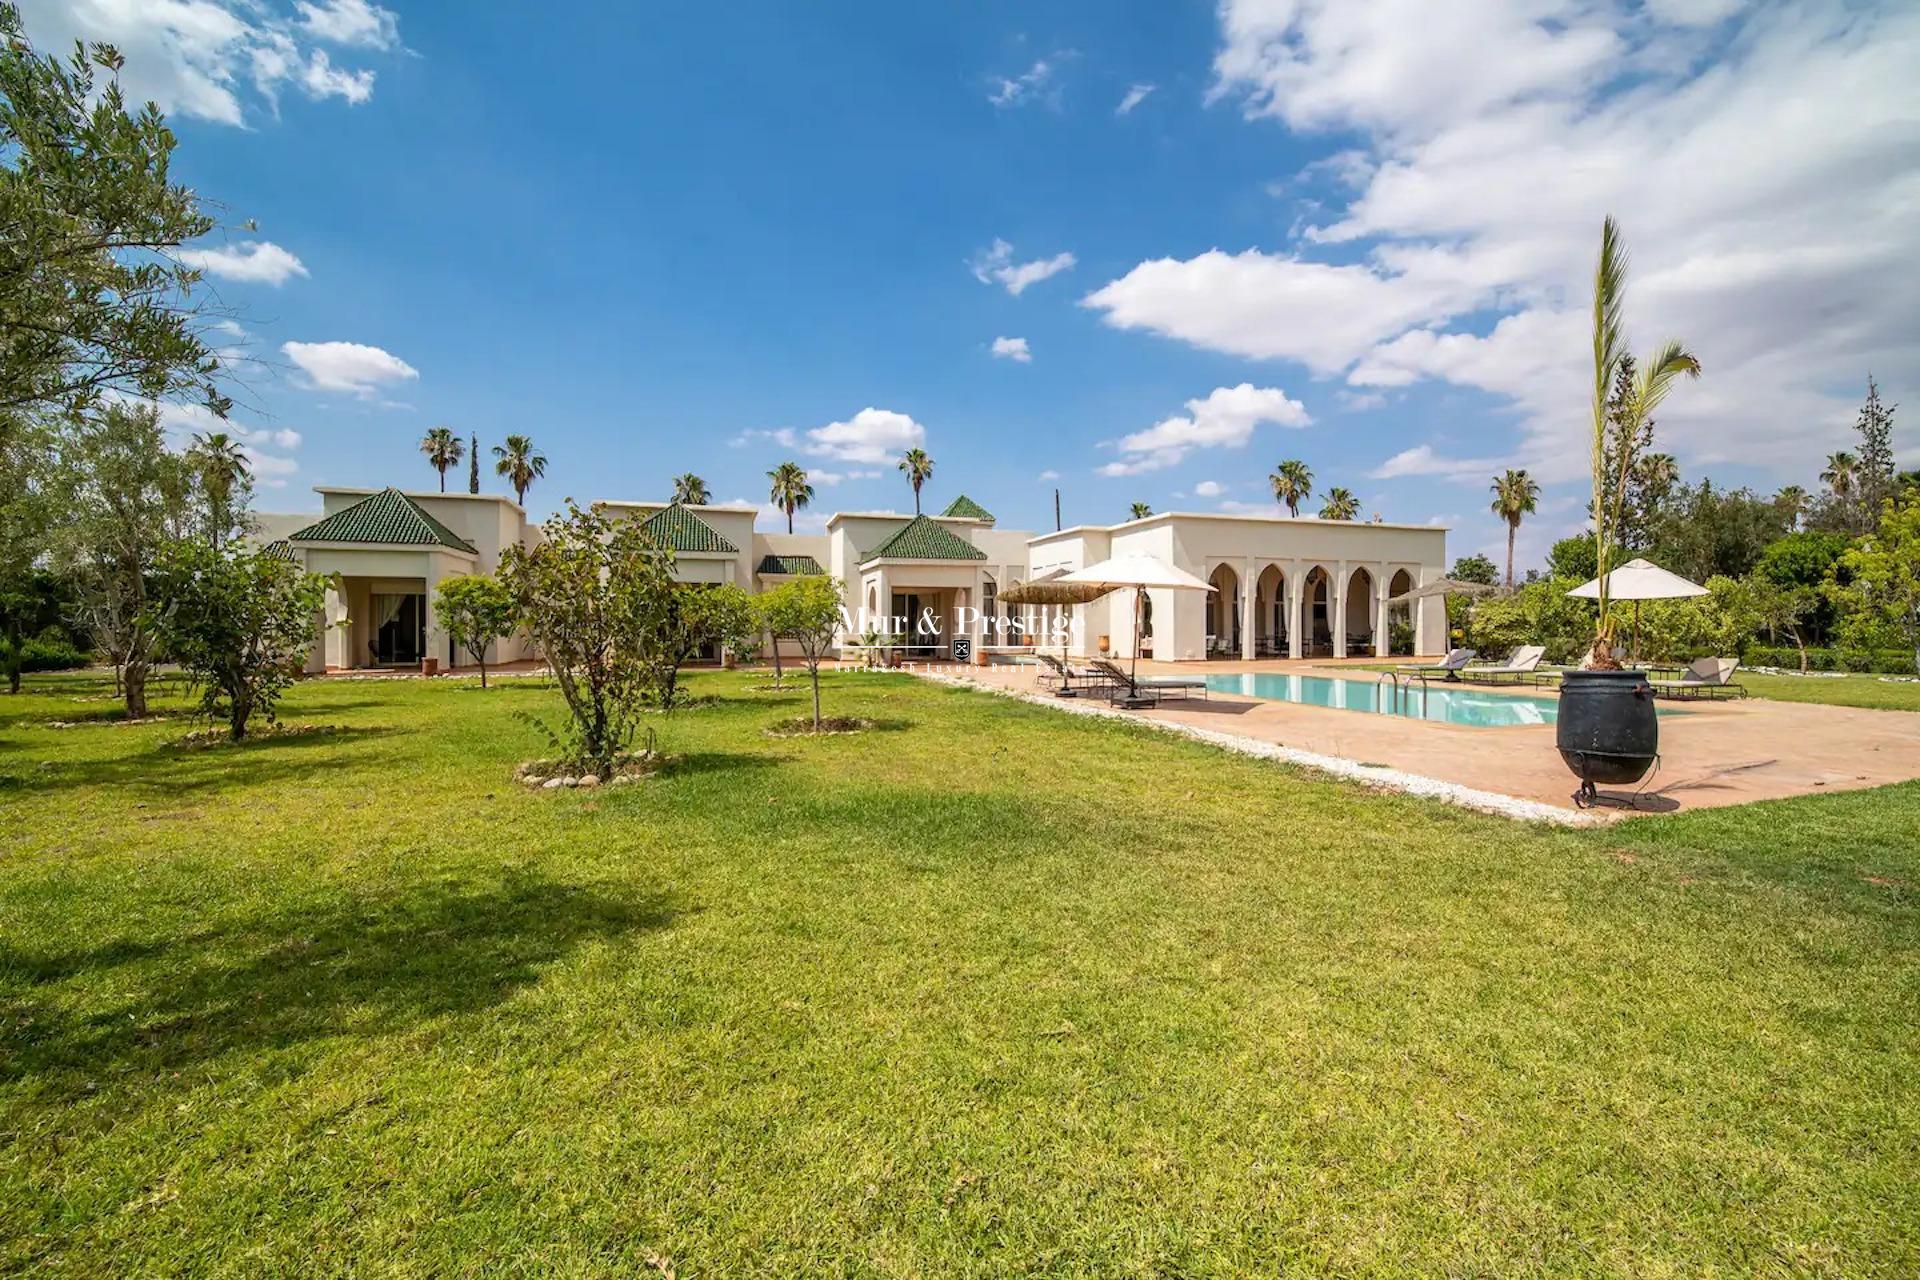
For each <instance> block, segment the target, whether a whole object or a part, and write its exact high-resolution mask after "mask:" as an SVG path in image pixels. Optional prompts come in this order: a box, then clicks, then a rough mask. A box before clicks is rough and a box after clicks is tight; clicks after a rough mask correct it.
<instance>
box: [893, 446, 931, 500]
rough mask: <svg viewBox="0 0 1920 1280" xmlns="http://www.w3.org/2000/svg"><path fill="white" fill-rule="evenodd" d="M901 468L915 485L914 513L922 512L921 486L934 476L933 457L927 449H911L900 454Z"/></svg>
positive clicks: (908, 479) (909, 481)
mask: <svg viewBox="0 0 1920 1280" xmlns="http://www.w3.org/2000/svg"><path fill="white" fill-rule="evenodd" d="M900 469H901V470H902V471H904V472H906V473H907V483H908V484H910V485H912V486H913V514H915V515H919V514H920V486H921V485H923V484H925V483H926V482H927V481H929V480H931V479H932V478H933V459H932V458H929V457H928V456H927V451H926V450H925V449H909V450H907V451H906V452H905V453H903V454H901V455H900Z"/></svg>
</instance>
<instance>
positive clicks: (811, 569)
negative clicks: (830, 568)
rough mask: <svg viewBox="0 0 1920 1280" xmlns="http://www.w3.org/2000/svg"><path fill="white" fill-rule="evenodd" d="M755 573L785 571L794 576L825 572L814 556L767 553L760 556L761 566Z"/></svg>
mask: <svg viewBox="0 0 1920 1280" xmlns="http://www.w3.org/2000/svg"><path fill="white" fill-rule="evenodd" d="M754 572H755V573H768V574H771V573H784V574H789V575H791V576H793V577H796V578H798V577H806V576H810V575H812V574H816V573H825V572H826V570H825V569H822V568H821V567H820V562H819V561H818V560H815V559H814V558H813V557H812V556H776V555H771V554H769V555H765V556H762V557H761V558H760V567H759V568H758V569H755V570H754Z"/></svg>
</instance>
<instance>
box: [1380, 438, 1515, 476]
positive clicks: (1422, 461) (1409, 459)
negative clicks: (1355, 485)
mask: <svg viewBox="0 0 1920 1280" xmlns="http://www.w3.org/2000/svg"><path fill="white" fill-rule="evenodd" d="M1500 467H1501V463H1500V462H1499V461H1498V460H1496V459H1493V458H1448V457H1443V456H1442V455H1440V454H1438V453H1435V452H1434V451H1433V446H1432V445H1430V444H1420V445H1415V446H1414V447H1413V448H1411V449H1402V450H1401V451H1400V452H1399V453H1396V454H1394V455H1393V456H1392V457H1391V458H1388V459H1387V460H1386V461H1385V462H1383V463H1381V464H1380V465H1379V466H1377V467H1375V468H1374V469H1373V470H1371V471H1369V472H1367V477H1368V478H1369V479H1372V480H1397V479H1400V478H1401V477H1403V476H1445V477H1447V478H1448V479H1450V480H1479V479H1482V478H1484V477H1488V476H1491V475H1493V474H1494V473H1495V472H1496V471H1498V470H1499V469H1500Z"/></svg>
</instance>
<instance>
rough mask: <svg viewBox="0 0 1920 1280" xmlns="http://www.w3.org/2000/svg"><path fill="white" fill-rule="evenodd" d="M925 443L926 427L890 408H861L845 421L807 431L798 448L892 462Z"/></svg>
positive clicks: (822, 454)
mask: <svg viewBox="0 0 1920 1280" xmlns="http://www.w3.org/2000/svg"><path fill="white" fill-rule="evenodd" d="M926 442H927V429H926V428H925V427H923V426H921V425H920V424H919V423H917V422H915V421H914V420H913V419H912V418H910V417H908V416H907V415H906V414H904V413H895V412H894V411H893V410H891V409H875V408H872V407H869V408H865V409H862V410H861V411H860V412H858V413H856V414H854V415H853V416H852V417H851V418H849V419H847V420H846V421H845V422H829V423H828V424H827V425H826V426H824V427H814V428H812V429H811V430H809V431H808V432H807V433H806V438H805V442H804V443H803V444H802V445H801V448H802V449H804V450H805V451H806V452H808V453H811V454H815V455H817V456H820V457H825V458H838V459H840V460H841V461H842V462H867V463H876V462H892V461H894V460H895V459H897V458H898V457H899V456H900V455H901V454H902V453H904V452H906V451H907V450H908V449H917V448H919V447H920V446H921V445H923V444H925V443H926Z"/></svg>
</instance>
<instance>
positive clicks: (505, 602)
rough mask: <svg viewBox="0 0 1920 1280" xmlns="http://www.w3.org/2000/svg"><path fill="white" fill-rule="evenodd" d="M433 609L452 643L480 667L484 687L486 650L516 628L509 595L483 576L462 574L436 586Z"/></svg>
mask: <svg viewBox="0 0 1920 1280" xmlns="http://www.w3.org/2000/svg"><path fill="white" fill-rule="evenodd" d="M433 608H434V612H435V614H436V615H437V616H438V617H439V619H440V625H441V626H443V627H445V628H446V630H447V634H448V635H449V636H451V637H452V638H453V642H454V643H455V644H457V645H459V646H460V647H461V648H462V649H465V650H466V651H467V653H468V654H470V655H471V656H472V658H473V660H474V661H475V662H476V663H478V664H479V666H480V687H481V688H482V689H484V688H486V687H487V649H488V647H489V646H490V645H492V644H493V642H494V641H496V640H503V639H505V638H506V637H507V636H510V635H512V634H513V632H514V628H515V627H517V626H519V625H520V618H519V612H518V610H516V609H515V608H514V604H513V592H511V591H509V590H508V589H507V586H506V584H505V583H503V582H501V581H500V579H498V578H495V577H491V576H489V575H487V574H484V573H469V574H462V575H461V576H459V577H457V578H448V579H447V580H446V581H445V582H442V583H441V584H440V590H439V592H438V593H437V594H436V595H435V597H434V602H433Z"/></svg>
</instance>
